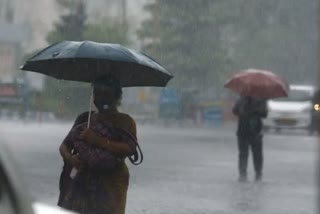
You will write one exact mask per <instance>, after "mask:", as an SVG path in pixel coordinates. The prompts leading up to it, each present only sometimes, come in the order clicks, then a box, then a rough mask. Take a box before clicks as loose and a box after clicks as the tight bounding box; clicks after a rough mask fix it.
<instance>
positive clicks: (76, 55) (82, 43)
mask: <svg viewBox="0 0 320 214" xmlns="http://www.w3.org/2000/svg"><path fill="white" fill-rule="evenodd" d="M87 42H88V41H82V42H81V45H79V48H78V50H77V52H76V54H75V55H74V58H77V57H78V55H79V52H80V49H81V48H82V47H83V45H85V43H87Z"/></svg>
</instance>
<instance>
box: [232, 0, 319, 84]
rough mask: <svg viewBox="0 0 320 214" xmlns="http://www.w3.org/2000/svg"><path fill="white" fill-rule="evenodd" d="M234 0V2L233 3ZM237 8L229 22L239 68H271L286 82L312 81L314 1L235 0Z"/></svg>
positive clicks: (314, 57) (315, 6)
mask: <svg viewBox="0 0 320 214" xmlns="http://www.w3.org/2000/svg"><path fill="white" fill-rule="evenodd" d="M232 2H233V3H232ZM228 3H229V9H228V8H226V11H230V10H231V8H232V7H231V5H232V4H235V3H237V4H239V5H238V7H237V8H239V10H238V11H236V12H235V13H233V14H234V15H233V19H232V21H231V22H229V23H228V25H229V27H230V29H231V31H230V32H229V33H230V35H232V36H233V38H235V39H234V41H233V42H232V43H230V44H229V48H230V49H232V50H233V55H232V58H233V60H234V62H235V64H236V66H237V67H238V68H239V69H240V68H249V67H254V68H261V69H268V70H272V71H273V72H275V73H278V74H280V75H282V76H284V77H285V78H286V79H287V80H288V81H289V82H291V83H296V82H300V83H302V82H306V83H310V82H311V83H312V80H313V79H314V75H315V71H316V69H317V68H316V65H317V58H316V56H317V37H316V35H317V8H318V7H317V2H316V1H314V0H306V1H304V3H303V4H301V1H299V0H282V1H278V0H269V1H264V0H238V2H235V0H231V1H228Z"/></svg>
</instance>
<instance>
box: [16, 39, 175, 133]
mask: <svg viewBox="0 0 320 214" xmlns="http://www.w3.org/2000/svg"><path fill="white" fill-rule="evenodd" d="M21 70H26V71H33V72H37V73H41V74H45V75H48V76H52V77H55V78H57V79H63V80H72V81H80V82H89V83H92V82H93V81H94V80H95V79H97V78H99V77H101V76H107V75H112V76H114V77H115V78H117V80H119V82H120V84H121V87H131V86H159V87H162V86H166V84H167V83H168V81H169V80H170V79H171V78H173V76H172V75H171V74H170V73H169V72H168V71H166V69H164V68H163V67H162V66H160V65H159V64H158V63H157V62H155V61H154V60H153V59H151V58H150V57H148V56H146V55H144V54H142V53H139V52H137V51H135V50H131V49H128V48H125V47H123V46H121V45H118V44H107V43H97V42H91V41H83V42H75V41H62V42H58V43H55V44H53V45H50V46H49V47H47V48H45V49H43V50H42V51H40V52H38V53H37V54H35V55H34V56H33V57H31V58H30V59H29V60H28V61H27V62H26V63H25V64H24V65H23V66H21ZM92 99H93V96H92V93H91V98H90V107H89V112H90V113H91V108H92ZM90 117H91V114H89V120H88V127H89V125H90Z"/></svg>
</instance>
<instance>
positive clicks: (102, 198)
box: [58, 76, 140, 214]
mask: <svg viewBox="0 0 320 214" xmlns="http://www.w3.org/2000/svg"><path fill="white" fill-rule="evenodd" d="M93 87H94V89H93V90H94V92H93V93H94V104H95V106H96V107H97V109H98V112H97V113H95V112H93V113H92V118H91V121H92V123H91V124H92V125H90V126H92V128H90V129H88V128H86V122H87V121H88V115H89V113H88V112H87V113H83V114H81V115H80V116H78V118H77V119H76V121H75V123H74V126H73V128H72V130H71V131H70V133H69V134H68V135H67V137H66V138H65V140H64V141H63V143H62V144H61V146H60V154H61V156H62V158H63V160H64V163H65V165H64V167H63V171H62V174H61V178H60V196H59V201H58V205H59V206H61V207H63V208H66V209H68V210H72V211H76V212H79V213H81V214H100V213H108V214H124V213H125V206H126V198H127V190H128V185H129V171H128V167H127V165H126V163H125V161H124V160H125V158H126V157H129V158H130V157H131V158H130V160H131V161H132V162H133V163H135V161H137V159H138V153H137V148H139V146H138V144H137V143H136V132H137V131H136V124H135V121H134V120H133V119H132V118H131V117H130V116H129V115H127V114H124V113H120V112H119V111H118V106H119V104H120V100H121V96H122V89H121V86H120V83H119V82H118V81H117V80H116V79H115V78H113V77H111V76H109V77H105V78H100V79H98V80H97V81H95V82H94V85H93ZM81 124H84V125H81ZM95 124H97V125H95ZM92 129H93V130H92ZM106 130H107V131H106ZM79 140H80V141H81V142H79ZM84 146H93V147H94V148H96V150H99V151H98V153H97V154H95V153H94V152H93V153H92V154H90V152H88V151H87V150H88V148H84ZM96 150H95V151H96ZM139 151H140V148H139ZM97 156H98V157H100V156H101V157H106V158H105V159H106V161H103V162H104V163H101V162H102V161H100V163H99V161H97V159H98V157H97ZM132 157H133V158H132ZM74 169H76V170H74Z"/></svg>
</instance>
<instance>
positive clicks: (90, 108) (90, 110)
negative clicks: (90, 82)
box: [87, 86, 93, 128]
mask: <svg viewBox="0 0 320 214" xmlns="http://www.w3.org/2000/svg"><path fill="white" fill-rule="evenodd" d="M92 102H93V86H92V88H91V94H90V104H89V117H88V123H87V124H88V125H87V128H90V122H91V113H92Z"/></svg>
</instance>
